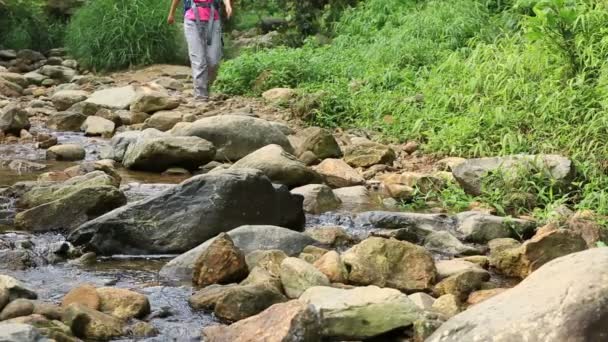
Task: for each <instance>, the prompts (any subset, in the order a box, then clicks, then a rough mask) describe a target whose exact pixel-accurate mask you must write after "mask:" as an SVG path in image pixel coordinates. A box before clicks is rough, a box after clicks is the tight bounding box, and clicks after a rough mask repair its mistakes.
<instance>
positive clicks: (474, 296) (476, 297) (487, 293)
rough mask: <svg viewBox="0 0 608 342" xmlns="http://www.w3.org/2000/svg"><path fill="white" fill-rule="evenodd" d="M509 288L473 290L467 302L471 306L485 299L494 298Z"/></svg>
mask: <svg viewBox="0 0 608 342" xmlns="http://www.w3.org/2000/svg"><path fill="white" fill-rule="evenodd" d="M507 290H508V289H505V288H500V287H499V288H495V289H490V290H479V291H474V292H471V294H470V295H469V298H468V299H467V304H468V305H469V306H470V305H475V304H479V303H481V302H483V301H484V300H486V299H489V298H492V297H494V296H496V295H498V294H501V293H503V292H505V291H507Z"/></svg>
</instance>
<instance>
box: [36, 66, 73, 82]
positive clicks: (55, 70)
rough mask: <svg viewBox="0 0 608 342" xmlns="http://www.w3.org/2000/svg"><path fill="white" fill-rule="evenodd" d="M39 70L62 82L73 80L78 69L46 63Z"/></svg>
mask: <svg viewBox="0 0 608 342" xmlns="http://www.w3.org/2000/svg"><path fill="white" fill-rule="evenodd" d="M38 72H39V73H41V74H42V75H45V76H48V77H50V78H52V79H54V80H59V81H61V82H62V83H67V82H71V81H72V78H73V77H74V76H76V70H74V69H70V68H66V67H64V66H60V65H45V66H43V67H42V68H40V70H39V71H38Z"/></svg>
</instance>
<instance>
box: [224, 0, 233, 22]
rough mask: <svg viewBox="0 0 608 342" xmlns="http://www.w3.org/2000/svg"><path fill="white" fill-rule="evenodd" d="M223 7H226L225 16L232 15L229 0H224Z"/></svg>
mask: <svg viewBox="0 0 608 342" xmlns="http://www.w3.org/2000/svg"><path fill="white" fill-rule="evenodd" d="M224 7H226V16H227V17H228V18H230V17H231V16H232V4H231V3H230V0H224Z"/></svg>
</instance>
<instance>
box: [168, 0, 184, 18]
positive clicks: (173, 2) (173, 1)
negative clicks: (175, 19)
mask: <svg viewBox="0 0 608 342" xmlns="http://www.w3.org/2000/svg"><path fill="white" fill-rule="evenodd" d="M180 1H181V0H171V8H170V9H169V15H170V16H174V15H175V10H176V9H177V5H179V2H180Z"/></svg>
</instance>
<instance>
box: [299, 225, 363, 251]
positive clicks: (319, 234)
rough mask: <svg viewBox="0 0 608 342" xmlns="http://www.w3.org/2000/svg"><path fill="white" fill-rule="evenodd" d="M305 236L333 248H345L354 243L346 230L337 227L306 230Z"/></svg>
mask: <svg viewBox="0 0 608 342" xmlns="http://www.w3.org/2000/svg"><path fill="white" fill-rule="evenodd" d="M306 234H308V235H309V236H310V237H312V238H313V239H315V240H317V241H319V242H320V243H322V244H324V245H328V246H333V247H339V246H346V245H350V244H352V243H353V242H354V239H353V238H352V237H351V236H350V235H348V233H347V232H346V230H345V229H344V228H342V227H339V226H328V227H318V228H313V229H308V230H307V231H306Z"/></svg>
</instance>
